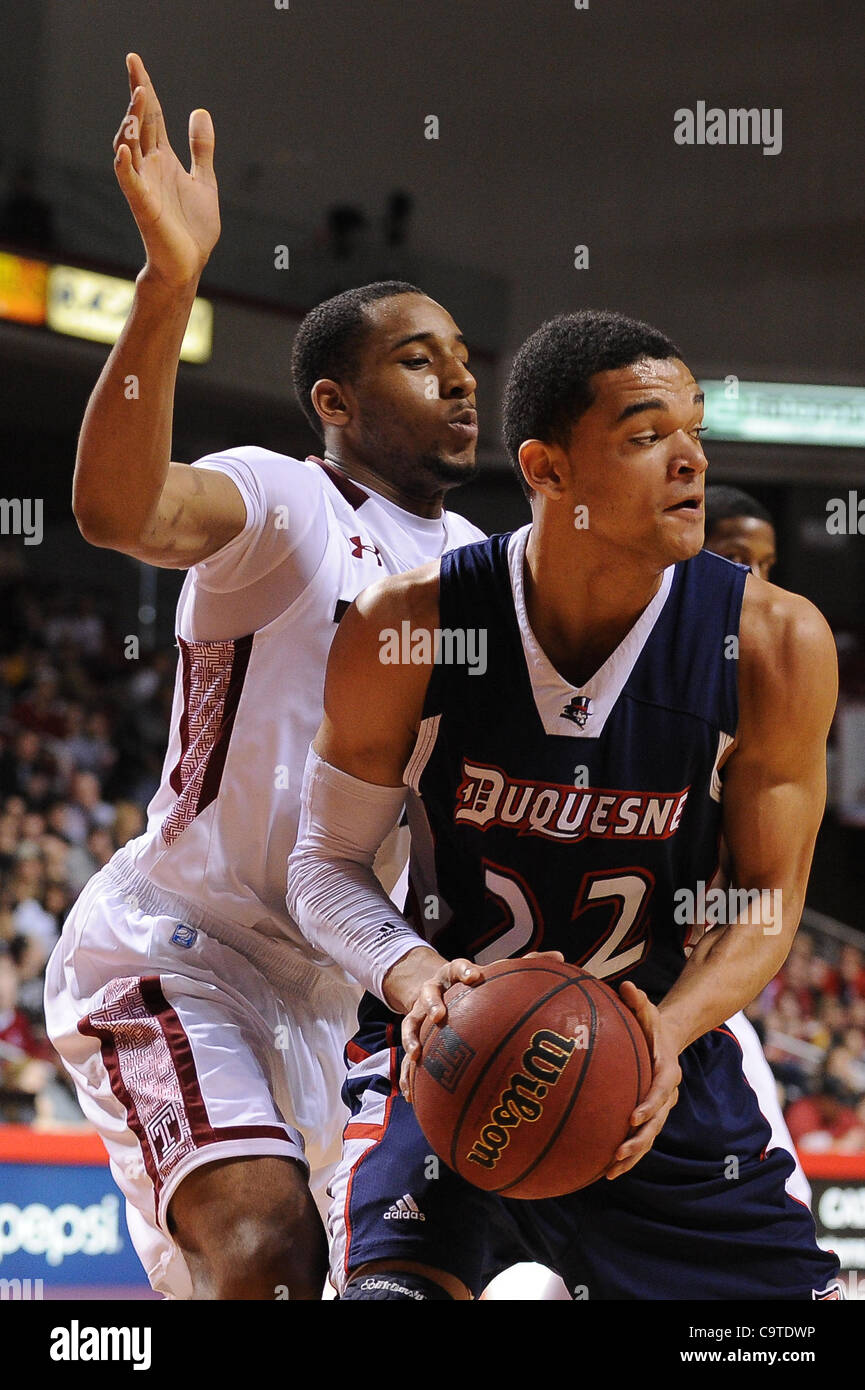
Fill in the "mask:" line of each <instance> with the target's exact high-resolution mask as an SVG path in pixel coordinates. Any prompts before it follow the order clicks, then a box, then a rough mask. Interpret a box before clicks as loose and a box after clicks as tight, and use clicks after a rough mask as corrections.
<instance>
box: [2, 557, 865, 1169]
mask: <svg viewBox="0 0 865 1390" xmlns="http://www.w3.org/2000/svg"><path fill="white" fill-rule="evenodd" d="M128 651H129V643H128V641H126V640H125V638H124V635H123V634H122V633H120V632H119V630H117V628H116V626H115V625H114V623H113V620H112V614H111V603H110V598H109V597H108V596H104V597H102V598H100V597H99V596H98V595H96V594H95V593H93V592H87V593H72V592H70V591H69V590H68V589H61V588H59V587H58V586H56V585H53V586H52V585H48V584H45V585H43V586H41V587H40V586H39V585H38V584H34V583H33V581H32V579H29V580H28V582H27V583H26V584H24V583H21V582H20V581H14V582H12V583H9V584H7V586H6V587H5V589H2V590H0V1122H6V1123H19V1124H20V1123H26V1124H33V1123H35V1124H39V1125H44V1126H51V1125H68V1124H80V1123H82V1122H83V1116H82V1115H81V1113H80V1110H79V1109H78V1104H77V1101H76V1099H75V1096H74V1092H73V1090H72V1088H71V1086H70V1085H69V1084H68V1083H67V1081H66V1079H65V1073H64V1072H63V1070H62V1068H61V1067H60V1065H59V1063H58V1062H56V1061H55V1059H54V1055H53V1051H52V1048H51V1045H50V1043H48V1041H47V1039H46V1037H45V1031H44V1022H43V1017H42V985H43V977H44V969H45V963H46V961H47V959H48V956H49V954H50V952H51V949H52V947H53V944H54V942H55V941H56V939H57V936H58V933H59V931H60V928H61V927H62V924H63V921H64V919H65V917H66V914H67V912H68V911H69V909H70V907H71V906H72V903H73V902H74V901H75V898H76V897H77V895H78V893H79V892H80V891H81V889H82V888H83V886H84V884H85V883H86V882H87V880H88V879H89V878H90V876H91V875H92V874H93V873H95V872H96V870H97V869H99V868H100V867H101V866H102V865H103V864H105V863H106V862H107V861H108V859H109V858H110V857H111V855H112V854H113V853H114V851H115V849H117V848H118V847H119V846H120V845H122V844H124V843H125V842H126V841H127V840H128V839H130V838H131V837H132V836H133V835H137V834H138V833H140V831H141V830H142V829H143V828H144V808H145V807H146V805H147V802H148V801H149V799H150V797H151V796H152V794H153V793H154V792H155V791H156V788H157V786H158V784H159V777H160V770H161V765H162V759H163V756H164V751H165V740H166V736H167V731H168V723H169V715H170V710H171V700H172V692H173V680H174V661H175V657H174V652H173V651H171V650H170V649H167V650H157V651H154V652H152V653H149V654H148V653H141V654H139V655H138V656H136V657H135V658H134V659H130V658H129V656H128V655H127V653H128ZM746 1012H747V1013H748V1015H749V1017H750V1018H751V1020H752V1022H753V1023H754V1024H755V1026H756V1027H757V1030H758V1032H759V1033H760V1036H761V1040H762V1041H763V1043H764V1047H765V1049H766V1055H767V1057H768V1059H769V1062H770V1064H771V1066H772V1068H773V1071H774V1072H775V1075H776V1078H777V1081H778V1085H779V1090H780V1092H781V1097H782V1102H783V1104H784V1106H785V1112H786V1117H787V1122H788V1124H789V1126H790V1130H791V1133H792V1135H793V1138H794V1140H795V1141H796V1143H797V1145H798V1146H799V1147H800V1148H801V1149H803V1150H812V1151H815V1150H816V1151H827V1150H833V1151H840V1152H852V1151H860V1150H861V1151H865V950H863V949H862V948H860V947H859V946H857V945H855V944H853V943H852V942H844V941H840V940H833V939H831V938H830V937H828V936H824V935H823V934H822V933H818V932H813V931H809V930H806V929H805V928H801V929H800V931H799V933H798V935H797V937H796V940H795V942H794V945H793V949H792V951H791V954H790V956H789V958H788V960H787V962H786V964H785V966H784V968H783V969H782V971H781V972H780V974H779V975H778V976H777V978H776V979H775V980H773V981H772V983H771V984H770V985H769V986H768V987H767V988H766V989H765V990H764V991H763V994H762V995H761V996H760V998H759V999H757V1000H756V1001H755V1002H754V1004H753V1005H751V1006H750V1007H749V1009H748V1010H747V1011H746Z"/></svg>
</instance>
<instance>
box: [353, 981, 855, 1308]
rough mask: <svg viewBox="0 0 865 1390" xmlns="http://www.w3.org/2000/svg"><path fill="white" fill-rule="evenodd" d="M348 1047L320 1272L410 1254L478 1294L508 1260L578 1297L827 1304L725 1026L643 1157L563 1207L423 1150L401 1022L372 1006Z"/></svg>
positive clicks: (562, 1201)
mask: <svg viewBox="0 0 865 1390" xmlns="http://www.w3.org/2000/svg"><path fill="white" fill-rule="evenodd" d="M360 1018H361V1026H360V1030H359V1031H358V1033H357V1034H356V1035H355V1037H354V1038H353V1040H352V1041H351V1042H350V1043H349V1045H348V1048H347V1050H346V1056H347V1059H348V1063H349V1073H348V1078H347V1081H346V1084H345V1087H344V1090H343V1097H344V1099H345V1100H346V1103H347V1104H348V1106H349V1109H350V1111H351V1119H350V1120H349V1122H348V1124H347V1125H346V1128H345V1132H344V1142H343V1155H342V1160H341V1162H340V1165H339V1167H338V1169H337V1173H336V1176H335V1178H334V1180H333V1182H332V1185H331V1188H330V1191H331V1195H332V1197H333V1202H332V1205H331V1208H330V1214H329V1226H330V1232H331V1237H332V1267H331V1278H332V1280H333V1282H334V1284H335V1285H336V1287H337V1289H338V1290H340V1291H341V1290H342V1289H343V1288H344V1287H345V1284H346V1283H347V1281H348V1279H349V1278H350V1276H351V1273H352V1272H353V1271H354V1270H356V1269H358V1268H359V1267H360V1266H361V1265H363V1264H366V1263H367V1262H368V1261H370V1260H393V1261H394V1262H399V1261H404V1260H411V1261H418V1262H420V1263H422V1264H426V1265H429V1266H431V1267H433V1268H436V1269H440V1270H443V1271H446V1272H447V1273H450V1274H452V1275H455V1276H456V1277H457V1278H458V1279H461V1280H462V1282H463V1283H464V1284H465V1285H466V1286H467V1287H468V1288H469V1289H470V1290H471V1292H472V1293H473V1294H474V1295H475V1296H477V1295H478V1294H479V1293H480V1292H481V1291H482V1290H483V1289H484V1288H485V1286H486V1285H487V1284H488V1283H489V1282H490V1280H491V1279H493V1278H494V1276H495V1275H497V1274H499V1273H500V1272H501V1271H502V1270H503V1269H506V1268H508V1267H509V1266H510V1265H513V1264H518V1263H520V1262H521V1261H525V1260H528V1261H536V1262H538V1263H540V1264H543V1265H547V1266H548V1267H549V1268H550V1269H552V1270H554V1271H555V1272H556V1273H557V1274H559V1275H561V1277H562V1279H563V1280H564V1281H565V1283H566V1285H567V1286H568V1288H569V1289H570V1291H571V1293H572V1294H573V1295H574V1297H575V1298H577V1299H584V1298H585V1299H641V1300H642V1299H671V1300H676V1299H698V1300H710V1299H729V1300H739V1299H742V1300H753V1299H787V1300H801V1299H807V1300H811V1299H813V1298H818V1297H823V1296H826V1295H827V1293H828V1296H830V1297H832V1296H833V1292H832V1291H831V1286H832V1281H833V1279H834V1278H835V1277H836V1276H837V1274H838V1269H839V1265H838V1260H837V1259H836V1257H835V1255H834V1254H832V1253H831V1252H826V1251H824V1250H821V1249H820V1248H819V1246H818V1245H817V1242H816V1238H815V1227H814V1221H813V1218H812V1216H811V1213H810V1211H809V1210H808V1208H807V1207H806V1206H804V1205H803V1204H802V1203H801V1202H799V1201H798V1200H797V1199H796V1198H794V1197H791V1196H790V1195H789V1193H788V1192H787V1190H786V1187H785V1182H786V1180H787V1178H788V1177H789V1175H790V1173H791V1172H792V1170H793V1160H792V1158H791V1156H790V1155H789V1154H788V1153H787V1152H786V1150H784V1149H777V1148H776V1149H770V1150H768V1152H767V1150H766V1145H767V1144H768V1142H769V1138H770V1129H769V1125H768V1123H767V1121H766V1120H765V1119H764V1118H763V1116H762V1115H761V1113H760V1110H759V1108H758V1104H757V1098H756V1096H755V1094H754V1092H753V1090H752V1089H751V1087H750V1086H749V1085H748V1083H747V1081H746V1080H745V1078H744V1076H743V1073H742V1064H741V1050H740V1048H739V1045H738V1043H737V1042H736V1040H735V1038H734V1037H733V1035H732V1034H731V1033H729V1032H728V1031H727V1030H726V1029H725V1028H724V1027H720V1028H716V1029H715V1030H714V1031H713V1032H711V1033H708V1034H706V1036H705V1037H703V1038H699V1039H698V1040H697V1041H696V1042H695V1043H693V1044H692V1045H691V1046H690V1047H688V1048H687V1049H686V1050H685V1051H684V1052H683V1053H682V1056H681V1058H680V1063H681V1067H682V1082H681V1085H680V1087H679V1099H678V1102H677V1104H676V1105H675V1106H674V1107H673V1109H672V1110H671V1112H670V1115H669V1117H668V1119H667V1122H666V1124H665V1125H664V1128H663V1130H662V1131H661V1133H660V1135H659V1136H658V1138H657V1139H656V1140H655V1144H654V1146H653V1148H652V1149H651V1150H650V1152H649V1153H648V1154H647V1155H646V1156H645V1157H644V1158H643V1159H641V1161H640V1162H639V1163H638V1164H637V1165H636V1167H635V1168H632V1169H631V1170H630V1172H628V1173H626V1174H624V1175H623V1176H622V1177H620V1178H616V1179H614V1180H613V1181H612V1182H608V1181H607V1180H606V1179H605V1178H602V1179H600V1180H599V1181H598V1182H595V1183H592V1185H591V1186H590V1187H587V1188H584V1189H583V1190H582V1191H580V1192H575V1193H572V1194H570V1195H569V1196H566V1197H558V1198H553V1199H548V1200H542V1201H518V1200H515V1199H514V1198H504V1197H497V1196H494V1195H490V1194H488V1193H484V1192H481V1191H480V1190H479V1189H478V1188H475V1187H472V1186H471V1184H469V1183H467V1182H466V1181H465V1180H464V1179H462V1178H459V1177H457V1175H456V1174H455V1173H454V1172H452V1170H451V1169H449V1168H448V1167H447V1165H446V1164H445V1163H444V1162H443V1161H441V1160H440V1159H438V1158H437V1157H436V1155H435V1154H433V1153H432V1151H431V1149H430V1146H429V1144H428V1142H427V1140H426V1139H425V1138H424V1136H423V1133H422V1131H421V1129H420V1126H419V1125H418V1123H417V1120H416V1119H415V1116H414V1112H413V1111H412V1109H411V1106H409V1105H407V1104H406V1102H405V1101H404V1100H403V1098H402V1096H401V1095H400V1092H399V1070H400V1066H401V1064H402V1059H403V1050H402V1048H401V1047H400V1046H399V1037H400V1034H399V1020H398V1019H396V1018H395V1017H394V1016H393V1015H388V1014H386V1013H384V1012H383V1010H382V1006H381V1005H380V1004H379V1005H377V1007H376V1006H375V1005H374V1004H373V1001H371V1000H370V997H369V996H367V998H366V999H365V1000H364V1002H363V1004H362V1006H361V1010H360Z"/></svg>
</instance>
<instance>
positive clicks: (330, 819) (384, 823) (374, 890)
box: [286, 748, 428, 1000]
mask: <svg viewBox="0 0 865 1390" xmlns="http://www.w3.org/2000/svg"><path fill="white" fill-rule="evenodd" d="M405 797H406V789H405V787H379V786H376V785H374V784H373V783H371V782H362V781H361V780H360V778H358V777H352V776H350V774H349V773H347V772H341V771H340V769H339V768H336V767H332V766H331V765H330V764H329V763H326V762H325V761H324V760H323V759H322V758H320V757H319V756H318V754H317V753H316V752H315V750H314V749H313V748H310V750H309V753H308V755H307V759H306V768H305V771H304V779H303V790H302V792H301V809H300V824H299V826H298V832H297V842H296V844H295V847H294V851H293V853H292V855H291V857H290V859H289V861H288V893H287V896H286V903H287V905H288V910H289V912H290V913H291V915H292V917H293V918H294V920H295V921H296V922H297V924H298V926H299V927H300V929H301V931H302V932H303V934H304V935H305V936H306V937H307V939H308V940H309V941H311V942H312V943H313V945H314V946H317V947H318V948H319V949H320V950H322V951H325V952H326V953H327V954H328V955H329V956H331V957H332V959H333V960H335V961H337V962H338V964H340V965H341V966H342V967H343V969H345V970H347V971H348V972H349V974H350V975H353V976H354V978H355V979H356V980H358V981H359V982H360V984H362V985H363V986H364V987H365V988H366V989H368V990H370V991H371V992H372V993H373V994H375V995H377V996H378V998H379V999H382V1000H384V995H383V993H382V982H383V980H384V977H385V975H386V974H387V972H388V971H389V970H390V969H391V967H392V966H394V965H396V963H397V961H399V960H402V958H403V956H405V955H408V953H409V951H413V950H414V949H415V948H416V947H417V946H426V945H427V944H428V943H427V942H425V941H424V940H423V938H422V937H420V936H418V934H417V932H415V931H414V930H413V929H412V928H411V927H410V926H409V924H408V922H407V921H406V920H405V918H404V917H402V916H401V915H400V913H399V912H397V910H396V908H395V907H394V905H393V903H392V902H391V900H390V898H389V897H388V896H387V894H386V893H385V891H384V889H383V888H382V886H381V884H380V883H379V881H378V879H377V878H376V876H375V874H374V872H373V868H372V864H373V860H374V858H375V855H376V852H377V850H378V849H379V846H380V845H381V843H382V841H383V840H384V839H385V837H386V836H387V835H388V834H389V833H390V831H391V830H392V829H393V827H394V825H395V824H396V823H397V821H398V820H399V817H400V815H401V814H402V808H403V805H404V804H405Z"/></svg>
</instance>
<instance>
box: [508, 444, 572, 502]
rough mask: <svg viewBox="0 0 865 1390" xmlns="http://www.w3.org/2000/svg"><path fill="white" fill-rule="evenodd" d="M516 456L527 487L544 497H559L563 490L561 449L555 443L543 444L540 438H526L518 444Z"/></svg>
mask: <svg viewBox="0 0 865 1390" xmlns="http://www.w3.org/2000/svg"><path fill="white" fill-rule="evenodd" d="M518 457H519V461H520V468H521V469H522V470H523V476H524V478H525V480H526V482H527V483H528V484H529V487H531V488H532V489H533V490H534V491H535V492H540V493H542V494H543V495H544V496H545V497H561V495H562V493H563V492H564V479H563V476H562V468H561V462H562V451H561V449H560V448H559V446H558V445H557V444H545V443H544V442H543V440H541V439H526V440H525V441H524V442H523V443H522V444H521V445H520V451H519V455H518Z"/></svg>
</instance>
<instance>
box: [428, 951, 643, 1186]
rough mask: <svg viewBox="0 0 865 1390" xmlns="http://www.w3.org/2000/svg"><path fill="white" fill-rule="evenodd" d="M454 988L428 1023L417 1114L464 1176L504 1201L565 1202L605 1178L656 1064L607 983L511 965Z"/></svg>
mask: <svg viewBox="0 0 865 1390" xmlns="http://www.w3.org/2000/svg"><path fill="white" fill-rule="evenodd" d="M483 969H484V981H483V983H482V984H480V985H474V986H470V985H462V984H457V985H452V986H451V988H450V989H449V990H447V992H446V994H445V996H444V999H445V1003H446V1005H447V1010H448V1016H447V1020H446V1022H445V1024H444V1025H443V1026H441V1025H438V1024H433V1023H430V1022H429V1021H425V1022H424V1024H423V1025H422V1027H421V1035H420V1036H421V1044H422V1047H423V1051H422V1055H421V1058H420V1060H419V1062H418V1063H417V1065H416V1067H415V1068H414V1073H413V1077H412V1096H413V1103H414V1109H415V1113H416V1115H417V1118H418V1121H419V1123H420V1126H421V1129H422V1130H423V1132H424V1134H425V1135H426V1138H427V1139H428V1140H429V1143H430V1145H431V1147H432V1148H433V1150H434V1151H435V1153H436V1154H438V1156H439V1157H440V1158H441V1159H443V1160H444V1161H445V1162H446V1163H447V1164H448V1165H449V1167H451V1168H452V1169H453V1170H454V1171H455V1172H457V1173H459V1175H460V1177H463V1178H465V1179H466V1181H467V1182H470V1183H472V1184H473V1185H474V1186H475V1187H480V1188H483V1190H484V1191H485V1192H498V1193H500V1194H501V1195H502V1196H504V1197H522V1198H530V1199H537V1198H542V1197H560V1196H563V1195H564V1194H565V1193H567V1192H575V1191H576V1190H577V1189H578V1188H581V1187H586V1186H587V1185H588V1184H589V1183H591V1182H594V1181H595V1180H596V1179H597V1178H599V1177H600V1176H601V1174H602V1173H603V1172H604V1170H605V1168H607V1166H608V1165H609V1164H610V1163H611V1162H612V1160H613V1156H614V1154H615V1152H616V1150H617V1149H618V1147H619V1145H620V1144H621V1143H622V1141H623V1140H624V1139H625V1138H626V1137H627V1135H628V1133H629V1117H630V1115H631V1112H632V1111H633V1109H634V1107H635V1106H636V1105H638V1104H639V1102H640V1101H641V1100H642V1099H643V1097H644V1096H645V1095H646V1092H647V1091H648V1089H649V1084H650V1081H651V1077H652V1065H651V1061H650V1058H649V1051H648V1048H647V1046H646V1040H645V1037H644V1035H643V1031H642V1029H641V1027H640V1025H639V1023H638V1022H637V1020H636V1019H635V1018H634V1016H633V1014H632V1013H631V1012H630V1010H629V1009H628V1008H626V1007H625V1005H624V1003H623V1002H622V1000H621V999H620V998H619V997H618V995H617V994H615V993H614V991H613V990H612V989H610V987H609V986H608V985H605V984H603V983H602V982H601V981H600V980H596V979H594V978H593V976H591V975H587V974H586V972H585V971H584V970H581V969H580V968H579V967H578V966H575V965H565V964H562V963H561V962H557V961H551V962H548V961H545V960H543V959H541V958H538V959H534V960H505V961H498V962H496V964H495V965H490V966H484V967H483Z"/></svg>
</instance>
